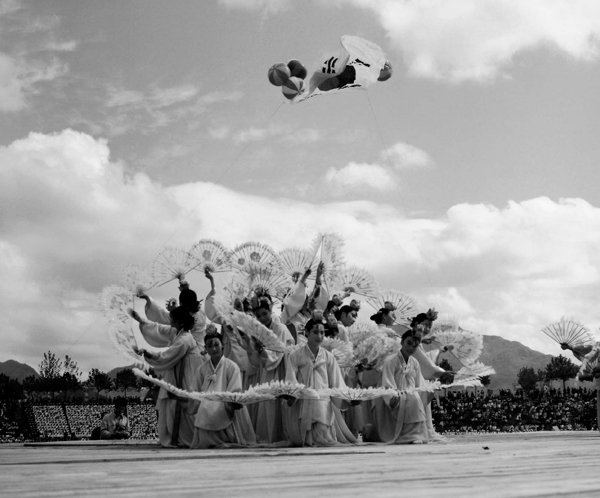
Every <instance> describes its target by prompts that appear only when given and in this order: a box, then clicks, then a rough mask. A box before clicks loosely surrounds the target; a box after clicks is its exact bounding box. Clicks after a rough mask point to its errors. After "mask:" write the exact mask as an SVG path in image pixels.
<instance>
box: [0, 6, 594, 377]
mask: <svg viewBox="0 0 600 498" xmlns="http://www.w3.org/2000/svg"><path fill="white" fill-rule="evenodd" d="M343 35H356V36H359V37H362V38H365V39H368V40H370V41H372V42H374V43H376V44H378V45H379V46H380V47H381V48H382V49H383V51H384V52H385V54H386V57H387V59H388V60H389V61H390V62H391V64H392V66H393V69H394V72H393V76H392V78H391V79H389V80H388V81H386V82H378V83H376V84H374V85H372V86H371V87H369V88H368V90H366V91H360V90H356V91H351V90H348V91H344V92H340V93H338V94H336V95H324V96H319V97H315V98H312V99H309V100H307V101H305V102H302V103H299V104H294V105H293V104H290V103H289V102H288V101H287V100H286V99H285V98H284V97H283V96H282V94H281V91H280V88H278V87H276V86H273V85H271V84H270V83H269V81H268V78H267V71H268V69H269V67H270V66H271V65H273V64H275V63H278V62H287V61H288V60H290V59H298V60H300V61H302V63H303V64H304V65H305V66H306V67H307V69H308V71H309V73H311V72H312V71H314V70H316V69H317V68H318V67H320V64H321V62H322V61H323V60H325V58H326V57H328V56H329V54H331V53H335V52H337V51H338V49H339V47H340V42H339V40H340V37H341V36H343ZM599 88H600V3H599V2H597V1H596V0H528V1H527V2H523V1H520V0H402V1H400V0H319V1H316V0H315V1H312V0H302V1H300V0H296V1H294V0H273V1H268V0H220V1H212V2H209V1H206V2H188V1H183V0H172V1H170V2H163V1H157V0H144V1H135V0H130V1H128V2H119V1H111V0H107V1H103V2H97V1H91V0H77V1H75V0H72V1H69V0H46V1H44V2H36V1H19V0H8V1H7V0H2V1H0V275H2V278H1V279H0V313H1V314H2V316H3V317H4V320H3V325H2V326H1V327H0V339H1V344H2V347H1V348H0V361H6V360H8V359H14V360H17V361H20V362H23V363H27V364H29V365H31V366H33V367H34V368H37V366H38V365H39V363H40V361H41V359H42V356H43V353H44V352H46V351H48V350H50V351H52V352H53V353H55V354H56V355H57V356H59V357H64V355H65V354H68V355H69V356H71V357H72V358H73V359H74V360H75V361H77V362H78V364H79V366H80V368H81V369H82V370H83V371H84V372H86V373H87V372H88V371H89V370H90V369H91V368H99V369H100V370H104V371H107V370H110V369H111V368H114V367H116V366H121V365H123V364H125V363H126V361H125V360H123V358H122V357H121V356H119V354H118V353H117V352H116V351H115V350H114V349H113V348H112V346H111V344H110V343H109V341H108V339H107V334H106V328H107V326H106V321H105V319H104V317H103V315H102V311H101V306H100V294H101V292H102V289H103V288H105V287H106V286H109V285H113V284H118V283H119V275H120V274H121V272H122V270H123V268H124V267H125V266H126V265H127V264H139V265H142V266H144V267H148V268H149V267H150V266H151V263H152V260H153V258H154V257H155V256H156V255H157V254H158V253H159V252H160V251H161V250H162V249H163V248H164V247H179V248H183V249H188V248H189V247H190V246H191V245H192V244H193V243H194V242H196V241H198V240H200V239H206V238H208V239H215V240H218V241H221V242H222V243H223V244H224V245H225V246H227V247H229V248H233V247H235V246H236V245H238V244H241V243H243V242H246V241H259V242H263V243H266V244H269V245H271V246H272V247H273V248H274V249H275V250H278V251H279V250H282V249H284V248H287V247H293V246H297V247H309V246H310V244H311V242H312V240H313V239H314V238H315V237H316V235H317V234H318V233H319V232H335V233H338V234H340V235H341V236H342V237H343V238H344V240H345V243H346V244H345V256H346V261H347V262H348V263H349V264H353V265H356V266H360V267H362V268H364V269H365V270H367V271H369V272H370V273H371V274H372V275H373V276H374V277H375V278H376V279H377V281H378V283H379V286H380V288H382V289H390V288H393V289H397V290H399V291H401V292H404V293H406V294H408V295H410V296H412V297H413V298H414V299H415V301H416V302H417V303H418V304H419V306H420V307H422V309H423V310H426V309H428V308H430V307H435V308H436V309H437V310H438V311H439V312H441V313H444V314H449V315H451V316H454V317H456V319H457V320H458V322H459V324H460V325H461V326H462V327H463V328H466V329H469V330H474V331H478V332H481V333H482V334H489V335H499V336H502V337H504V338H505V339H507V340H516V341H519V342H521V343H523V344H525V345H526V346H528V347H530V348H532V349H535V350H537V351H541V352H544V353H549V354H555V355H558V354H559V353H561V352H562V351H561V350H560V347H559V346H558V345H557V344H556V343H554V342H553V341H552V340H551V339H549V338H548V337H546V336H545V335H544V334H543V333H541V332H540V331H541V329H542V328H543V327H544V326H546V325H548V324H550V323H553V322H555V321H557V320H559V319H560V318H561V317H562V316H564V315H566V316H572V317H575V318H576V319H577V320H579V321H580V322H581V323H583V324H585V325H586V326H587V327H588V328H589V329H590V330H591V331H592V333H593V334H595V335H596V337H597V338H600V332H599V330H598V328H599V326H600V309H599V305H598V303H599V296H600V250H599V249H600V190H599V189H598V184H599V180H600V175H599V173H598V172H597V171H598V170H597V168H598V162H599V159H600V140H598V138H597V135H598V130H599V129H600V112H598V111H599V108H600V97H599V96H598V95H599V91H598V89H599ZM219 278H220V277H218V278H217V280H219ZM190 280H191V283H192V286H193V287H194V288H196V289H197V290H198V293H199V294H200V295H201V296H202V295H203V294H205V293H206V292H207V290H208V286H207V283H206V281H205V279H204V277H203V276H202V275H201V274H199V273H196V274H195V275H190ZM176 295H177V289H176V287H175V284H172V285H171V287H169V285H166V286H164V287H161V288H160V289H156V292H155V294H153V296H154V297H156V298H157V299H166V298H167V297H169V296H176ZM138 304H139V306H140V308H141V304H142V303H141V302H140V301H138ZM363 314H365V315H367V312H365V313H363ZM363 318H366V316H365V317H363ZM568 356H569V357H571V356H570V354H569V355H568ZM571 358H572V357H571ZM84 377H85V375H84Z"/></svg>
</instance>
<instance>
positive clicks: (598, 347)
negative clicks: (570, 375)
mask: <svg viewBox="0 0 600 498" xmlns="http://www.w3.org/2000/svg"><path fill="white" fill-rule="evenodd" d="M598 365H600V342H597V343H596V344H595V345H594V347H593V348H592V350H591V351H590V352H589V353H588V354H586V355H585V357H584V359H583V362H582V363H581V367H580V369H579V375H582V374H587V375H590V374H593V373H594V368H596V367H597V366H598Z"/></svg>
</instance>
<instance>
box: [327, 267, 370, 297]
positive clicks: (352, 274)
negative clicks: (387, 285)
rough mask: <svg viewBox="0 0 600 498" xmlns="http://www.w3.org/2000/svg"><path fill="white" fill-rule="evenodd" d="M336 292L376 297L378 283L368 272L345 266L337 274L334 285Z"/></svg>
mask: <svg viewBox="0 0 600 498" xmlns="http://www.w3.org/2000/svg"><path fill="white" fill-rule="evenodd" d="M332 285H333V287H334V288H335V290H339V291H343V292H344V293H353V294H358V295H360V296H365V297H370V298H372V297H375V295H376V294H377V282H375V278H374V277H373V276H372V275H371V274H370V273H369V272H368V271H366V270H363V269H362V268H358V267H356V266H344V267H343V268H340V270H339V271H338V272H337V273H336V275H335V278H334V280H333V283H332Z"/></svg>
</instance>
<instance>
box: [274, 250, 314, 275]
mask: <svg viewBox="0 0 600 498" xmlns="http://www.w3.org/2000/svg"><path fill="white" fill-rule="evenodd" d="M278 256H279V261H280V262H281V271H282V272H283V273H284V274H285V275H287V276H288V277H289V278H290V280H291V282H292V283H293V282H296V281H297V280H299V279H300V278H301V277H302V275H304V272H305V271H306V270H307V269H308V268H310V269H311V276H312V277H313V278H314V275H315V272H316V271H317V262H316V261H315V258H314V257H313V254H312V252H311V251H309V250H308V249H300V248H298V247H290V248H288V249H284V250H283V251H279V254H278Z"/></svg>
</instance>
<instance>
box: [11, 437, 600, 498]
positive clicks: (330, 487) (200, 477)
mask: <svg viewBox="0 0 600 498" xmlns="http://www.w3.org/2000/svg"><path fill="white" fill-rule="evenodd" d="M599 450H600V433H598V432H597V431H594V432H536V433H519V434H486V435H470V436H454V437H452V439H451V441H450V442H448V443H446V444H439V443H436V444H428V445H402V446H400V445H398V446H384V445H378V444H377V445H375V444H364V445H357V446H336V447H332V448H260V449H243V450H240V449H223V450H185V449H162V448H160V447H159V446H158V445H157V444H152V443H147V442H133V441H128V442H104V441H103V442H95V441H94V442H70V443H38V444H25V445H23V444H3V445H0V469H1V471H0V496H3V497H12V496H14V497H19V498H26V497H46V496H56V497H63V496H77V497H91V496H107V497H108V496H118V497H119V498H123V497H129V496H140V497H151V496H160V497H170V496H177V497H181V496H214V497H217V496H218V497H230V496H240V497H250V496H252V497H253V496H259V497H261V498H266V497H271V496H273V497H275V496H276V497H288V496H303V497H307V498H308V497H310V498H313V497H322V496H344V497H351V496H364V497H366V498H379V497H385V496H390V497H391V496H393V497H398V496H406V497H409V498H417V497H439V498H453V497H465V496H479V497H481V498H489V497H505V496H511V497H513V496H519V497H521V496H523V497H524V496H527V497H531V496H536V497H558V496H560V497H566V496H573V497H582V496H590V497H592V496H593V497H596V498H597V497H600V458H599V454H600V451H599Z"/></svg>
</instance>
